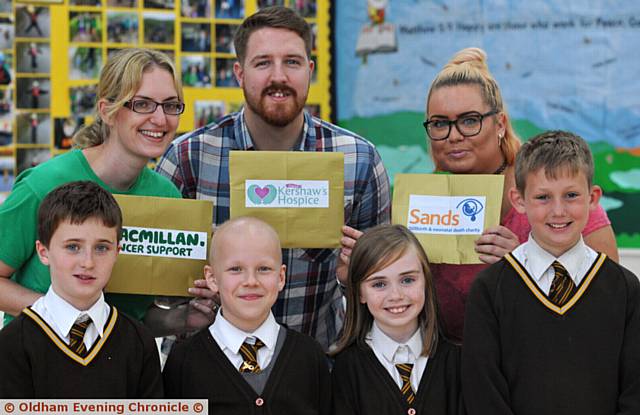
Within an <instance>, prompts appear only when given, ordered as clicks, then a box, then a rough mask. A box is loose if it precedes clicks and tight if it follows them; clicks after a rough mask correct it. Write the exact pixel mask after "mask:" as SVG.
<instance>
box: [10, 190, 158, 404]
mask: <svg viewBox="0 0 640 415" xmlns="http://www.w3.org/2000/svg"><path fill="white" fill-rule="evenodd" d="M121 231H122V213H121V212H120V208H119V207H118V204H117V203H116V201H115V199H114V198H113V196H111V194H110V193H109V192H107V191H106V190H104V189H103V188H102V187H100V186H99V185H97V184H96V183H94V182H91V181H78V182H70V183H67V184H65V185H62V186H60V187H58V188H56V189H54V190H53V191H51V192H50V193H49V194H47V196H46V197H45V198H44V200H43V201H42V204H41V205H40V208H39V210H38V240H37V242H36V251H37V253H38V256H39V257H40V261H42V263H43V264H45V265H47V266H49V269H50V274H51V286H50V287H49V290H48V291H47V293H46V294H45V295H44V296H43V297H41V298H39V299H38V300H37V301H36V302H35V303H34V304H33V305H32V306H30V307H27V308H25V309H24V310H23V311H22V313H21V314H20V315H19V316H18V317H17V318H16V319H15V320H14V321H12V322H11V323H9V325H8V326H7V327H5V328H4V329H3V330H1V331H0V373H2V376H0V398H161V397H162V395H163V390H162V377H161V373H160V360H159V356H158V350H157V346H156V344H155V341H154V339H153V337H151V335H150V334H149V333H148V332H147V331H146V329H145V328H144V327H143V326H142V325H141V324H140V323H138V322H137V321H135V320H133V319H131V318H130V317H127V316H126V315H124V314H121V313H119V312H118V310H116V308H115V307H112V306H109V304H107V303H106V302H105V300H104V295H103V293H102V289H103V288H104V287H105V285H107V283H108V282H109V278H110V277H111V270H112V268H113V266H114V264H115V262H116V258H117V255H118V249H119V239H120V234H121Z"/></svg>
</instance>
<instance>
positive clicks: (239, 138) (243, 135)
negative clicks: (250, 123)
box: [233, 107, 316, 151]
mask: <svg viewBox="0 0 640 415" xmlns="http://www.w3.org/2000/svg"><path fill="white" fill-rule="evenodd" d="M303 115H304V122H303V124H302V134H301V136H300V137H301V139H300V140H298V142H297V143H296V144H295V145H294V147H293V149H292V151H315V150H316V148H315V147H316V130H315V128H313V127H314V123H315V121H314V119H313V117H312V116H311V115H310V114H309V113H308V112H307V111H306V110H303ZM233 129H234V133H235V141H236V146H235V148H233V149H234V150H255V147H254V144H253V140H252V139H251V134H250V133H249V128H248V127H247V120H246V117H245V109H244V107H242V109H241V110H240V112H239V113H238V115H237V117H236V119H235V121H234V125H233Z"/></svg>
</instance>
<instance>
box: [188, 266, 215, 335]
mask: <svg viewBox="0 0 640 415" xmlns="http://www.w3.org/2000/svg"><path fill="white" fill-rule="evenodd" d="M189 294H193V295H195V296H196V298H194V299H193V300H191V301H189V304H188V307H189V309H188V311H187V322H186V329H187V331H191V330H198V329H201V328H204V327H207V326H208V325H210V324H211V323H213V320H214V319H215V317H216V312H217V311H218V307H219V306H220V298H219V296H218V293H216V292H213V291H212V290H211V289H209V287H208V286H207V282H206V280H204V279H200V280H195V281H194V282H193V287H192V288H189Z"/></svg>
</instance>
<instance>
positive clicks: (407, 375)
mask: <svg viewBox="0 0 640 415" xmlns="http://www.w3.org/2000/svg"><path fill="white" fill-rule="evenodd" d="M396 369H398V373H400V378H401V379H402V388H401V389H400V391H401V392H402V396H404V399H405V400H406V401H407V403H408V404H409V405H411V404H412V403H413V401H414V399H415V398H416V396H415V394H414V393H413V389H412V388H411V370H412V369H413V363H401V364H397V365H396Z"/></svg>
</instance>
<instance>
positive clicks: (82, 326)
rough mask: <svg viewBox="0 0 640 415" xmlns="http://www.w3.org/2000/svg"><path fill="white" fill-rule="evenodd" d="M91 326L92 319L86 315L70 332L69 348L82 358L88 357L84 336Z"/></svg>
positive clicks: (78, 320)
mask: <svg viewBox="0 0 640 415" xmlns="http://www.w3.org/2000/svg"><path fill="white" fill-rule="evenodd" d="M89 324H91V318H89V316H88V315H86V314H84V315H81V316H80V317H78V319H77V320H76V322H75V323H73V326H71V331H69V348H70V349H71V350H73V351H74V352H75V353H76V354H77V355H78V356H80V357H85V356H86V355H87V348H86V346H85V345H84V334H85V333H86V332H87V327H89Z"/></svg>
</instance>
